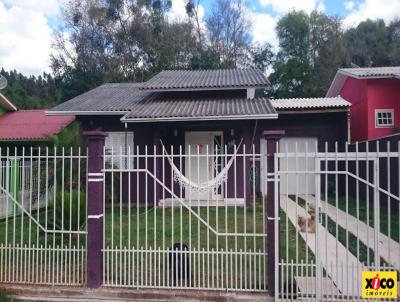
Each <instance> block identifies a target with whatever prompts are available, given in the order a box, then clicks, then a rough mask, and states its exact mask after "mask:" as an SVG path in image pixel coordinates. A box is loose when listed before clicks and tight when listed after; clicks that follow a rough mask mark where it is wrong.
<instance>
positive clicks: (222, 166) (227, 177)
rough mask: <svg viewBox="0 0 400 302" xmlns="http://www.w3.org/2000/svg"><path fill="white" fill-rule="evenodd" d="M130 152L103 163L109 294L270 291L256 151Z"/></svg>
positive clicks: (193, 148) (192, 148) (189, 148)
mask: <svg viewBox="0 0 400 302" xmlns="http://www.w3.org/2000/svg"><path fill="white" fill-rule="evenodd" d="M250 150H251V151H250ZM124 151H125V150H119V152H114V151H112V152H110V153H108V154H105V161H104V172H105V179H106V183H105V194H104V196H105V200H104V211H105V217H104V219H105V224H104V237H105V238H106V240H105V242H104V249H103V252H104V266H103V269H104V284H105V285H106V286H126V287H140V288H146V287H153V288H155V287H157V288H194V289H219V290H243V291H265V290H266V256H267V254H266V249H265V246H266V240H267V238H266V219H265V217H266V215H265V210H266V209H265V203H264V202H263V199H262V198H261V196H257V191H259V188H257V186H258V184H259V179H258V178H259V175H257V174H259V169H260V160H261V158H260V157H261V155H260V154H259V153H256V152H255V151H254V147H253V148H249V147H246V146H244V145H241V146H232V147H229V148H228V146H224V147H223V149H222V150H215V149H213V150H211V148H210V149H209V147H208V146H204V147H203V148H201V147H199V146H187V147H186V150H183V148H182V147H181V148H179V149H174V148H172V147H171V148H168V149H165V148H163V149H157V148H156V147H154V148H147V147H146V148H145V149H144V150H139V148H137V149H135V150H131V149H130V148H129V150H128V152H124ZM124 154H127V155H124ZM128 158H129V160H128ZM116 162H120V164H118V165H115V163H116ZM124 162H125V163H126V164H124ZM111 163H114V165H112V164H111ZM256 171H257V173H256ZM256 177H257V179H256Z"/></svg>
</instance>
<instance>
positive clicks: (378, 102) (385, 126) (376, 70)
mask: <svg viewBox="0 0 400 302" xmlns="http://www.w3.org/2000/svg"><path fill="white" fill-rule="evenodd" d="M338 95H340V96H341V97H342V98H344V99H345V100H347V101H348V102H350V103H351V104H352V105H351V107H350V137H351V142H356V141H365V140H371V139H376V138H379V137H383V136H387V135H391V134H394V133H399V132H400V66H395V67H370V68H343V69H339V70H338V72H337V73H336V76H335V78H334V80H333V82H332V84H331V86H330V88H329V90H328V93H327V95H326V96H327V97H334V96H338Z"/></svg>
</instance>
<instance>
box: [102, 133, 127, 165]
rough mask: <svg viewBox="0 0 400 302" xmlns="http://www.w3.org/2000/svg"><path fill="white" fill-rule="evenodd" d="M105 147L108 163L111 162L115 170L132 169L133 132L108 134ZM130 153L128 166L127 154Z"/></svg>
mask: <svg viewBox="0 0 400 302" xmlns="http://www.w3.org/2000/svg"><path fill="white" fill-rule="evenodd" d="M107 134H108V136H107V137H106V141H105V147H106V154H107V155H108V156H107V159H108V162H109V163H111V160H112V162H113V166H114V167H116V168H122V169H128V168H133V165H132V163H133V157H132V154H133V153H134V144H133V132H125V131H124V132H108V133H107ZM129 153H130V155H131V156H130V157H129V158H130V160H131V164H130V165H128V156H127V155H128V154H129Z"/></svg>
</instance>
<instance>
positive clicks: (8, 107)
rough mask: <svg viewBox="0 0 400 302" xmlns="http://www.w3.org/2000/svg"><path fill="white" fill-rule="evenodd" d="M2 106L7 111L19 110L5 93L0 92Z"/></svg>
mask: <svg viewBox="0 0 400 302" xmlns="http://www.w3.org/2000/svg"><path fill="white" fill-rule="evenodd" d="M0 107H3V108H4V109H6V110H7V111H17V110H18V109H17V107H15V105H14V104H13V103H11V101H10V100H9V99H7V98H6V96H5V95H3V94H2V93H0Z"/></svg>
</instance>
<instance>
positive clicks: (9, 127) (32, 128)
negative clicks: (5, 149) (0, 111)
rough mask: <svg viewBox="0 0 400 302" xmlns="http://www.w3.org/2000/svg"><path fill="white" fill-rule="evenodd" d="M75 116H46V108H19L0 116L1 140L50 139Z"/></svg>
mask: <svg viewBox="0 0 400 302" xmlns="http://www.w3.org/2000/svg"><path fill="white" fill-rule="evenodd" d="M74 119H75V117H74V116H46V112H45V110H19V111H15V112H9V113H6V114H4V115H2V116H0V141H37V140H48V139H50V137H51V136H53V135H55V134H57V133H59V132H60V131H61V130H63V129H64V128H65V127H66V126H68V125H69V124H70V123H71V122H72V121H73V120H74Z"/></svg>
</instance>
